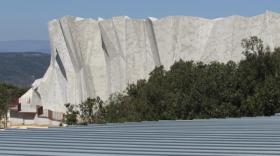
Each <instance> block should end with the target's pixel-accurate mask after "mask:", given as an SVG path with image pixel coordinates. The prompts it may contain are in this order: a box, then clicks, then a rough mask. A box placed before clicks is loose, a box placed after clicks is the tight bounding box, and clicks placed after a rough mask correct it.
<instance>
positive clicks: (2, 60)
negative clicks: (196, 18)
mask: <svg viewBox="0 0 280 156" xmlns="http://www.w3.org/2000/svg"><path fill="white" fill-rule="evenodd" d="M49 63H50V55H49V54H45V53H39V52H7V53H3V52H1V53H0V81H1V82H5V83H9V84H13V85H16V86H20V87H29V86H30V85H31V84H32V82H33V81H34V80H35V79H38V78H40V77H42V76H43V74H44V73H45V72H46V69H47V67H48V66H49Z"/></svg>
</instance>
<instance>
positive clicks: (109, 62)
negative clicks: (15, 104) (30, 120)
mask: <svg viewBox="0 0 280 156" xmlns="http://www.w3.org/2000/svg"><path fill="white" fill-rule="evenodd" d="M250 36H258V37H260V38H261V39H262V40H263V41H264V43H265V44H267V45H269V46H271V47H275V46H279V45H280V14H277V13H273V12H266V13H264V14H261V15H258V16H253V17H241V16H230V17H226V18H219V19H212V20H211V19H204V18H199V17H189V16H169V17H164V18H161V19H155V18H147V19H131V18H129V17H113V18H112V19H105V20H103V19H98V20H94V19H83V18H79V17H70V16H66V17H63V18H61V19H55V20H52V21H50V22H49V37H50V43H51V63H50V66H49V68H48V70H47V72H46V73H45V75H44V77H43V78H41V79H38V80H36V81H35V82H34V83H33V86H32V88H31V89H30V90H29V91H28V92H27V93H26V94H25V95H23V96H22V97H21V98H20V100H19V101H20V103H21V105H25V104H27V103H29V104H31V105H33V107H29V108H26V110H24V109H23V108H25V107H22V111H26V112H28V111H35V107H34V105H36V106H43V108H44V110H45V109H47V110H51V111H55V112H65V106H64V104H66V103H71V104H79V103H81V102H82V101H84V100H86V99H87V98H88V97H92V98H93V97H95V96H100V97H101V98H102V99H103V100H106V99H107V98H108V96H109V95H110V94H112V93H115V92H118V91H123V90H125V88H126V87H127V85H128V84H130V83H134V82H136V81H137V80H138V79H146V78H148V75H149V73H150V72H151V71H152V70H153V69H154V67H155V66H159V65H164V67H165V68H167V69H168V68H169V67H170V66H171V65H172V64H173V63H174V62H175V61H176V60H179V59H182V60H194V61H203V62H206V63H207V62H211V61H221V62H227V61H229V60H233V61H239V60H240V59H242V57H243V56H242V54H241V51H242V49H241V45H240V43H241V40H242V39H243V38H248V37H250ZM29 109H30V110H29Z"/></svg>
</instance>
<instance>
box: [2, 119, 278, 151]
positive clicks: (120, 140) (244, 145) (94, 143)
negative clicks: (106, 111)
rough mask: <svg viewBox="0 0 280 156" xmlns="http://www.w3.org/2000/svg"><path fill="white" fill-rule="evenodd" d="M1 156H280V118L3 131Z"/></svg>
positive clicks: (133, 123) (159, 122) (179, 121)
mask: <svg viewBox="0 0 280 156" xmlns="http://www.w3.org/2000/svg"><path fill="white" fill-rule="evenodd" d="M0 155H41V156H54V155H56V156H66V155H67V156H77V155H80V156H89V155H97V156H98V155H176V156H177V155H200V156H201V155H207V156H210V155H211V156H218V155H223V156H236V155H247V156H249V155H278V156H279V155H280V117H277V116H275V117H256V118H231V119H209V120H177V121H158V122H155V121H151V122H139V123H137V122H131V123H122V124H105V125H89V126H73V127H67V128H49V129H25V130H22V129H6V130H5V131H0Z"/></svg>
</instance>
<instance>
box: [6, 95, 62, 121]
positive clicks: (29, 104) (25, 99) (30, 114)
mask: <svg viewBox="0 0 280 156" xmlns="http://www.w3.org/2000/svg"><path fill="white" fill-rule="evenodd" d="M34 94H36V91H34V90H29V91H28V92H26V93H25V94H24V95H23V96H22V97H20V99H16V100H13V101H12V102H11V103H10V109H9V112H8V126H21V125H38V126H45V125H59V124H60V123H61V122H62V121H63V117H64V113H63V112H56V111H53V110H50V109H45V108H44V107H43V105H42V104H41V103H40V100H36V97H37V96H38V95H36V96H34ZM30 97H32V100H31V99H30Z"/></svg>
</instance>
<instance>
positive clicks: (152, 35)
mask: <svg viewBox="0 0 280 156" xmlns="http://www.w3.org/2000/svg"><path fill="white" fill-rule="evenodd" d="M145 23H146V30H147V34H148V38H149V42H150V46H151V51H152V53H153V59H154V62H155V65H156V66H160V65H161V61H160V56H159V51H158V45H157V41H156V36H155V30H154V27H153V23H152V21H151V20H150V19H147V20H146V22H145Z"/></svg>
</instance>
